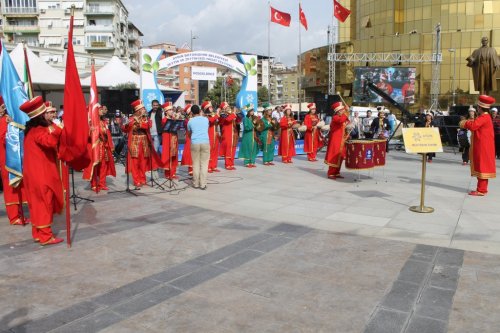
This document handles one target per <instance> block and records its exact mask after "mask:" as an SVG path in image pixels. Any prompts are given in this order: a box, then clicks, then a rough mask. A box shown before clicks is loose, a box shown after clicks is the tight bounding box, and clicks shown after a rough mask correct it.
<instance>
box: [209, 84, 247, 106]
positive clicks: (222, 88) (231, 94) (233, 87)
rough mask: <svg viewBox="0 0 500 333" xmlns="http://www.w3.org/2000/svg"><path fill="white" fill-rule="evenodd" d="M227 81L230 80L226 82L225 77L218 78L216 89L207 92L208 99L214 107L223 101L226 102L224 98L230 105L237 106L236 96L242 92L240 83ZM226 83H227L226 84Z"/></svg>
mask: <svg viewBox="0 0 500 333" xmlns="http://www.w3.org/2000/svg"><path fill="white" fill-rule="evenodd" d="M223 80H224V81H223ZM227 81H228V80H225V78H223V77H219V78H217V81H215V84H214V87H213V88H212V89H210V90H209V91H208V92H207V97H206V99H209V100H211V101H212V105H214V106H216V105H219V104H220V103H221V102H222V100H224V96H225V101H226V102H228V103H229V104H235V102H236V95H237V94H238V91H239V90H240V83H239V81H238V80H236V79H232V80H231V81H232V82H231V81H229V82H227ZM224 82H226V83H225V84H224Z"/></svg>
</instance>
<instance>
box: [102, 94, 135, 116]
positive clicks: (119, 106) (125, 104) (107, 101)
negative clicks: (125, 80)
mask: <svg viewBox="0 0 500 333" xmlns="http://www.w3.org/2000/svg"><path fill="white" fill-rule="evenodd" d="M138 98H139V90H137V89H123V90H103V91H101V104H102V105H106V106H107V107H108V110H109V111H110V112H111V113H112V114H114V113H115V111H116V110H120V111H121V112H122V113H123V114H131V113H132V107H131V106H130V103H132V102H133V101H135V100H136V99H138Z"/></svg>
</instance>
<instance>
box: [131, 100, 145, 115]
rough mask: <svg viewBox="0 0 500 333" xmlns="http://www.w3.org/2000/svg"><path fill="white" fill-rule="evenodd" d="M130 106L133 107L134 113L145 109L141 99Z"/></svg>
mask: <svg viewBox="0 0 500 333" xmlns="http://www.w3.org/2000/svg"><path fill="white" fill-rule="evenodd" d="M130 106H132V110H134V112H137V111H139V110H140V109H145V107H144V104H142V101H141V100H140V99H138V100H135V101H133V102H132V103H130Z"/></svg>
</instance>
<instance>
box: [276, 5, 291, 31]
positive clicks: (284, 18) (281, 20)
mask: <svg viewBox="0 0 500 333" xmlns="http://www.w3.org/2000/svg"><path fill="white" fill-rule="evenodd" d="M290 21H292V18H291V16H290V14H288V13H285V12H280V11H279V10H276V9H274V8H273V7H271V22H274V23H278V24H281V25H284V26H285V27H289V26H290Z"/></svg>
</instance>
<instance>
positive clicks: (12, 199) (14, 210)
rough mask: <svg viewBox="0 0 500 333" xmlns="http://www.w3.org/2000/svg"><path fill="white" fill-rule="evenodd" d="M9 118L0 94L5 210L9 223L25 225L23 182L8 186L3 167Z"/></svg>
mask: <svg viewBox="0 0 500 333" xmlns="http://www.w3.org/2000/svg"><path fill="white" fill-rule="evenodd" d="M10 120H11V119H10V117H9V115H8V114H7V108H6V107H5V103H4V101H3V97H2V96H0V167H1V170H0V172H1V176H2V184H3V197H4V203H5V211H6V212H7V217H8V218H9V222H10V224H11V225H25V224H28V223H29V219H27V218H25V217H24V214H23V205H22V204H23V203H22V202H21V198H24V199H26V196H25V195H22V193H23V192H24V187H23V183H22V182H21V183H20V184H19V185H18V186H17V187H13V186H10V185H9V172H8V171H7V169H6V168H5V143H6V136H7V126H8V124H9V122H10Z"/></svg>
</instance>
